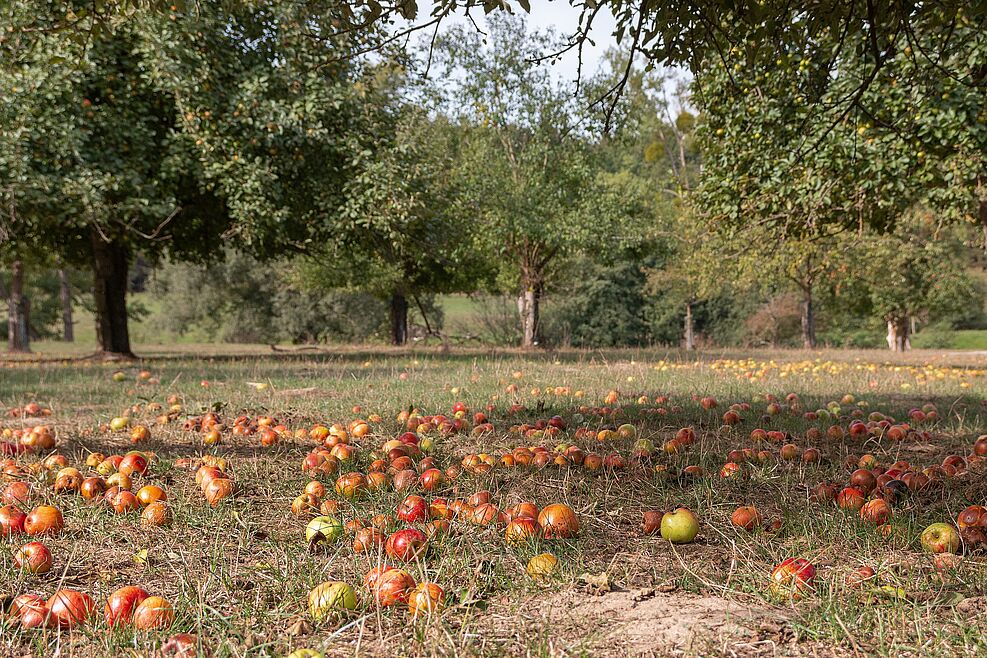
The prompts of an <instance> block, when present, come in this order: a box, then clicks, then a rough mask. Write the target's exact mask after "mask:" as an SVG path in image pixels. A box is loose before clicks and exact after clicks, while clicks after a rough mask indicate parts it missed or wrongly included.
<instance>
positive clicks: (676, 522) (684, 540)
mask: <svg viewBox="0 0 987 658" xmlns="http://www.w3.org/2000/svg"><path fill="white" fill-rule="evenodd" d="M698 534H699V519H698V518H696V515H695V514H693V513H692V511H691V510H689V509H686V508H685V507H680V508H678V509H677V510H675V511H674V512H669V513H667V514H665V516H663V517H662V519H661V536H662V538H663V539H666V540H668V541H670V542H672V543H673V544H688V543H689V542H691V541H692V540H693V539H695V538H696V535H698Z"/></svg>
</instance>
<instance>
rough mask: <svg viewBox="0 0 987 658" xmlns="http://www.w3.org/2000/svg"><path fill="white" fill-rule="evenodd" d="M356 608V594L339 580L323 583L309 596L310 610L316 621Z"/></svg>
mask: <svg viewBox="0 0 987 658" xmlns="http://www.w3.org/2000/svg"><path fill="white" fill-rule="evenodd" d="M355 608H356V592H355V591H353V588H352V587H350V586H349V585H347V584H346V583H343V582H340V581H338V580H332V581H329V582H325V583H322V584H321V585H319V586H318V587H316V588H315V589H313V590H312V591H311V592H309V594H308V610H309V612H310V613H311V614H312V616H313V617H314V618H316V619H322V618H323V617H326V616H328V615H330V614H333V613H336V612H339V611H341V610H353V609H355Z"/></svg>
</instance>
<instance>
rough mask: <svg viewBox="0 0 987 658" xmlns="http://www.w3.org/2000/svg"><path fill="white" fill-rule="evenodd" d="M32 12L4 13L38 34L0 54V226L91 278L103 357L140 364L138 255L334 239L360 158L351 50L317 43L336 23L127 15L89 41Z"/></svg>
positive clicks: (12, 238) (286, 6)
mask: <svg viewBox="0 0 987 658" xmlns="http://www.w3.org/2000/svg"><path fill="white" fill-rule="evenodd" d="M36 4H37V3H32V2H27V1H24V2H18V3H12V5H13V9H12V10H11V11H14V12H19V13H20V14H21V15H30V16H31V21H32V25H34V26H36V27H38V29H32V30H23V31H13V32H11V33H10V34H8V35H6V37H5V39H4V41H3V43H2V44H0V48H2V49H3V52H2V62H3V63H2V64H0V97H2V98H0V100H2V101H3V102H2V103H0V105H3V108H4V109H3V113H2V114H0V121H2V122H3V123H2V126H0V127H2V130H0V140H2V141H3V145H2V146H3V148H2V149H0V194H2V195H3V198H2V204H0V205H2V207H3V208H4V215H3V218H4V219H3V226H4V230H5V233H6V235H7V239H8V240H9V242H10V245H8V249H13V250H22V251H23V250H36V249H46V250H51V251H54V252H56V253H57V254H58V255H60V256H62V257H63V258H64V259H65V260H66V261H67V262H69V263H75V264H79V265H83V264H84V265H88V266H90V267H91V268H92V271H93V275H94V276H93V281H94V285H93V293H94V297H95V309H96V319H97V337H98V342H99V346H100V349H101V350H102V351H103V352H104V353H106V354H122V355H129V354H130V353H131V347H130V338H129V332H128V329H127V307H126V294H127V289H126V286H127V273H128V269H129V265H130V262H131V259H132V258H133V256H134V255H135V254H136V253H138V252H139V253H141V254H142V255H144V256H145V257H147V258H149V259H151V260H154V259H158V258H163V257H169V258H174V259H178V260H200V261H201V260H204V259H207V258H210V257H212V256H213V255H214V254H217V253H219V247H220V246H221V242H222V240H224V239H225V240H231V239H235V240H236V245H237V246H238V247H240V248H243V249H248V250H250V251H252V252H253V253H255V254H257V255H260V256H270V255H274V254H276V253H278V252H279V251H280V250H295V251H304V250H305V249H306V248H308V247H309V246H310V245H311V244H312V243H320V242H321V241H323V240H325V239H328V238H330V237H331V235H332V233H333V225H332V218H333V217H334V216H335V211H336V210H337V209H338V208H339V207H340V206H341V204H342V199H343V192H342V185H343V183H344V182H345V180H347V178H348V177H349V176H351V175H353V174H354V173H355V172H356V168H357V166H358V164H357V160H356V158H355V155H356V154H358V153H361V152H363V151H364V150H365V149H366V145H365V144H364V143H363V142H362V138H361V135H362V129H361V126H360V124H359V113H358V108H359V106H360V104H361V102H362V100H361V97H360V94H359V93H358V91H357V85H356V82H357V81H358V80H357V79H358V77H359V74H358V71H357V66H356V63H355V62H354V60H352V59H350V58H348V57H344V55H346V54H349V53H350V52H351V50H352V48H353V45H352V43H349V42H345V41H344V42H341V43H338V44H336V45H335V47H332V45H331V44H329V43H327V42H325V41H323V40H320V39H317V38H313V35H314V36H318V35H319V34H320V33H328V32H329V31H330V27H329V26H330V24H331V23H332V22H333V20H334V14H333V12H331V11H330V12H322V11H321V10H319V8H311V7H308V6H307V5H305V6H303V5H298V4H296V3H287V2H286V3H269V4H267V5H265V6H264V7H259V6H252V5H249V6H248V5H241V6H227V5H221V4H217V3H214V4H210V5H206V6H201V7H196V8H194V9H193V8H189V9H185V8H184V7H180V6H178V5H174V6H173V7H172V8H170V9H169V10H168V11H167V12H163V13H162V12H157V11H153V10H147V11H142V10H140V9H139V8H135V10H134V13H133V15H132V16H130V17H129V18H128V20H127V21H126V22H125V23H124V24H120V25H115V26H114V28H113V29H112V30H109V29H106V30H103V29H94V30H93V33H92V34H91V35H90V36H89V37H88V38H87V39H86V40H85V41H84V42H82V43H80V42H79V40H78V39H76V38H73V37H74V33H73V32H72V31H70V30H69V31H66V30H61V29H57V28H58V26H59V25H60V24H61V22H62V21H63V20H64V18H63V17H62V16H61V15H60V14H59V13H58V11H57V8H56V7H51V6H47V5H46V6H45V8H42V9H44V11H39V8H38V7H36V6H35V5H36ZM45 12H47V13H45ZM44 21H47V23H45V22H44ZM39 22H41V23H43V24H44V25H48V26H49V27H50V28H51V29H41V27H43V25H42V26H41V27H39ZM94 25H95V26H97V27H98V26H99V25H101V24H100V23H96V24H94ZM11 35H13V36H11Z"/></svg>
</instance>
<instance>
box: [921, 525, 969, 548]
mask: <svg viewBox="0 0 987 658" xmlns="http://www.w3.org/2000/svg"><path fill="white" fill-rule="evenodd" d="M919 542H920V543H921V544H922V549H923V550H925V551H927V552H929V553H955V552H956V551H958V550H959V549H960V533H958V532H957V531H956V528H954V527H953V526H951V525H949V524H948V523H933V524H932V525H930V526H929V527H928V528H926V529H925V530H923V531H922V536H921V537H919Z"/></svg>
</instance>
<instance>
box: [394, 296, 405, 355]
mask: <svg viewBox="0 0 987 658" xmlns="http://www.w3.org/2000/svg"><path fill="white" fill-rule="evenodd" d="M407 343H408V299H407V298H406V297H405V296H404V294H403V293H400V292H395V293H393V294H392V295H391V344H392V345H406V344H407Z"/></svg>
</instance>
